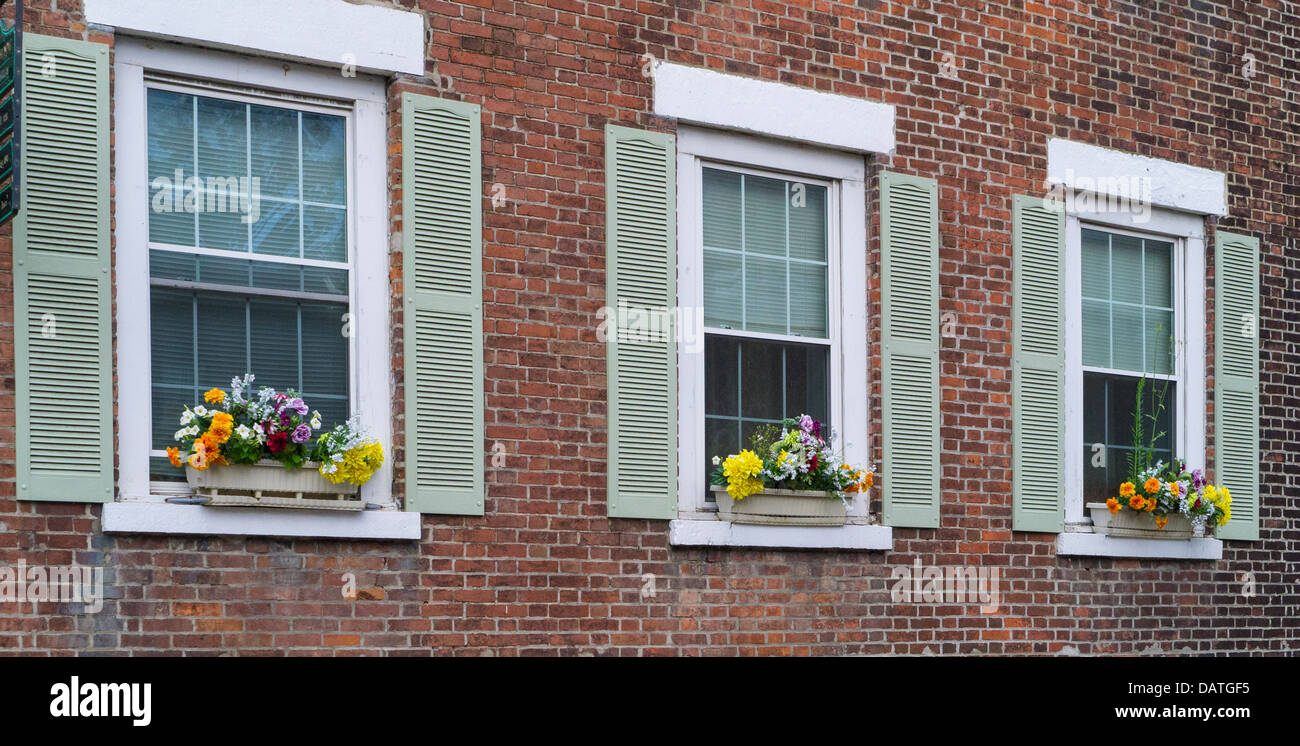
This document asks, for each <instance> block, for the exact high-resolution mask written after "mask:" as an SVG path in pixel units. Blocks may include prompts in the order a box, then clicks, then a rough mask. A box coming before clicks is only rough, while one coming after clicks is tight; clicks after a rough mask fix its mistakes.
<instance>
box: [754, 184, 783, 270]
mask: <svg viewBox="0 0 1300 746" xmlns="http://www.w3.org/2000/svg"><path fill="white" fill-rule="evenodd" d="M785 187H786V183H785V182H784V181H780V180H778V179H769V178H766V177H763V176H751V175H749V174H746V175H745V187H744V190H745V251H746V252H747V253H757V254H769V255H773V256H780V257H784V256H785V255H786V240H787V236H786V222H785V217H786V202H785Z"/></svg>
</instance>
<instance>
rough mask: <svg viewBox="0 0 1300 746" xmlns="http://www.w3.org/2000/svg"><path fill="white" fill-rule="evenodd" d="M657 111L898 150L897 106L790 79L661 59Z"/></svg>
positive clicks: (823, 141)
mask: <svg viewBox="0 0 1300 746" xmlns="http://www.w3.org/2000/svg"><path fill="white" fill-rule="evenodd" d="M652 73H653V76H654V108H655V114H658V115H659V116H664V117H674V118H676V119H679V120H681V121H684V122H695V123H698V124H705V125H710V126H713V127H722V128H724V129H732V130H740V131H742V132H753V133H756V134H760V135H767V136H770V137H778V138H782V139H785V140H796V141H799V142H806V143H812V144H814V145H821V146H825V147H831V148H838V149H840V150H852V151H858V152H864V153H888V152H889V151H891V150H893V149H894V107H893V106H891V105H889V104H880V103H875V102H872V101H865V100H863V99H858V98H852V97H850V96H841V95H839V94H836V93H825V92H822V91H814V90H809V89H807V88H797V87H795V86H792V85H786V84H784V83H774V82H772V81H768V80H757V79H754V78H744V77H741V76H739V75H729V74H727V73H720V72H715V71H713V70H705V69H703V68H699V67H688V66H686V65H679V64H675V63H672V62H659V63H657V64H656V65H655V66H654V68H653V70H652Z"/></svg>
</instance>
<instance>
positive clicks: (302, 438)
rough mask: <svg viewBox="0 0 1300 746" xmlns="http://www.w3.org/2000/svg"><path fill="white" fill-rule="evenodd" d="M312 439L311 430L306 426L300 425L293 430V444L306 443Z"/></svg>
mask: <svg viewBox="0 0 1300 746" xmlns="http://www.w3.org/2000/svg"><path fill="white" fill-rule="evenodd" d="M310 437H311V428H310V427H307V426H306V425H299V426H298V427H296V428H294V430H293V442H295V443H306V442H307V439H308V438H310Z"/></svg>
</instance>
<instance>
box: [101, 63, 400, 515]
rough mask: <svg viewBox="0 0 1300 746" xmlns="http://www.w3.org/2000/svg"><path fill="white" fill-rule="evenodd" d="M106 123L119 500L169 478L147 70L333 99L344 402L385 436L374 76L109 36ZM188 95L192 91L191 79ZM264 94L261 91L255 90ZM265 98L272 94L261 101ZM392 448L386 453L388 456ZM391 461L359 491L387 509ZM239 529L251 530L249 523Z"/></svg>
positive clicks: (380, 165)
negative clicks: (154, 466) (156, 411)
mask: <svg viewBox="0 0 1300 746" xmlns="http://www.w3.org/2000/svg"><path fill="white" fill-rule="evenodd" d="M115 55H116V61H115V64H114V90H115V95H114V101H113V113H114V121H115V126H114V132H115V136H114V138H115V151H114V165H115V168H116V176H115V184H114V187H115V196H116V200H115V204H114V221H115V225H116V234H115V251H114V270H115V279H116V290H115V293H116V306H117V319H116V329H117V335H118V338H117V373H118V443H119V449H120V453H119V457H120V458H119V479H118V500H119V501H122V502H162V501H163V500H165V499H166V498H167V497H173V496H176V494H177V491H176V487H175V486H174V483H158V482H154V483H151V482H150V480H149V454H150V451H151V445H152V444H151V441H152V434H151V429H150V421H151V417H152V414H151V409H152V407H151V403H150V402H151V398H150V391H151V385H150V384H151V379H150V353H149V349H150V307H149V290H150V283H149V252H148V224H149V223H148V215H149V190H148V166H147V158H148V143H147V127H146V97H147V93H146V92H147V88H148V87H149V86H148V85H147V83H146V75H147V74H162V75H167V76H174V77H181V78H191V79H195V80H199V81H218V83H217V85H225V86H234V87H240V88H248V89H256V90H258V91H265V92H268V93H270V94H273V95H275V96H276V97H277V98H279V99H280V100H279V102H278V103H279V105H281V106H289V107H294V108H304V109H309V108H311V107H310V105H309V104H305V103H302V102H295V101H294V97H295V96H301V97H308V98H311V99H325V100H329V101H333V102H338V103H339V104H340V105H341V106H342V107H343V108H345V109H346V110H347V111H346V112H331V113H345V115H346V118H347V121H348V149H349V152H348V206H349V231H350V241H349V244H350V246H351V247H352V253H351V263H352V272H351V283H350V287H349V295H350V299H349V312H350V313H351V314H352V324H353V327H352V328H353V335H352V337H351V340H350V344H351V347H350V349H349V356H350V361H349V367H350V375H349V386H350V394H351V402H352V410H353V411H355V412H360V413H361V416H362V418H363V421H364V423H365V425H366V426H367V427H368V428H369V429H370V430H371V431H372V432H373V433H374V434H375V435H376V436H377V437H378V438H379V439H380V440H381V442H383V443H384V444H385V446H389V447H391V443H392V437H391V435H392V400H391V392H390V391H389V386H388V380H389V377H390V369H391V365H390V364H389V360H390V349H391V348H390V344H389V324H388V318H389V311H390V309H389V302H390V294H389V289H388V269H389V261H388V246H387V243H388V242H387V235H388V222H387V221H388V192H387V185H386V181H385V178H386V172H385V163H386V145H387V139H388V138H387V101H386V96H385V85H384V81H382V80H380V79H378V78H372V77H369V76H361V75H359V76H355V77H345V76H343V75H341V74H340V73H339V71H338V70H329V69H322V68H313V67H309V66H304V65H286V64H284V63H282V62H278V61H274V60H270V59H250V58H248V57H243V56H238V55H233V54H229V53H225V52H217V51H211V50H200V49H195V48H192V47H183V46H179V45H174V44H165V43H161V42H145V41H139V40H135V39H130V38H120V39H119V40H118V41H117V44H116V47H115ZM193 92H194V93H197V94H200V95H202V93H203V91H202V90H199V89H196V90H194V91H193ZM262 100H263V101H266V99H265V98H263V99H262ZM272 103H274V102H272ZM390 456H391V455H390ZM391 462H392V459H391V457H390V458H389V459H386V460H385V463H384V465H383V466H382V467H381V468H380V470H379V471H378V472H377V473H376V475H375V476H374V477H373V478H372V479H371V480H370V482H368V483H367V484H366V485H365V486H364V487H363V488H362V490H363V491H362V499H364V500H365V501H366V502H368V503H375V504H377V505H379V506H381V507H382V508H386V509H390V510H393V509H396V507H397V506H396V503H395V501H394V498H393V495H392V463H391ZM250 533H254V532H252V531H250Z"/></svg>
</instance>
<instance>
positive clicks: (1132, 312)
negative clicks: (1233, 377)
mask: <svg viewBox="0 0 1300 746" xmlns="http://www.w3.org/2000/svg"><path fill="white" fill-rule="evenodd" d="M1066 244H1067V249H1068V251H1067V257H1066V277H1067V280H1068V289H1069V290H1068V296H1067V297H1068V298H1069V302H1068V303H1067V307H1066V328H1067V329H1068V330H1069V337H1068V339H1067V344H1066V370H1065V382H1066V423H1065V429H1066V445H1067V449H1066V463H1065V471H1066V475H1065V476H1066V498H1067V499H1066V520H1067V521H1068V522H1071V523H1076V524H1078V523H1085V522H1086V521H1085V515H1086V512H1085V506H1086V505H1087V504H1089V503H1094V504H1095V503H1104V502H1105V501H1106V499H1107V498H1109V497H1114V496H1115V495H1116V494H1118V490H1119V485H1120V483H1122V482H1124V481H1125V480H1126V479H1127V478H1128V475H1129V456H1130V454H1131V453H1132V452H1133V431H1134V410H1135V407H1136V404H1137V396H1138V390H1139V387H1140V388H1141V389H1142V397H1143V400H1142V410H1141V411H1142V422H1141V426H1142V429H1143V433H1144V435H1143V442H1144V443H1149V442H1150V439H1151V438H1152V436H1155V438H1154V447H1153V449H1152V450H1153V453H1152V457H1153V459H1154V460H1156V461H1164V462H1166V463H1168V462H1169V461H1170V460H1171V459H1174V458H1178V459H1182V460H1185V461H1187V462H1188V464H1189V467H1190V468H1204V467H1205V466H1206V464H1205V393H1204V392H1205V370H1204V362H1205V358H1204V354H1205V353H1204V350H1205V336H1206V335H1205V312H1204V308H1203V305H1204V295H1203V293H1204V289H1203V280H1204V246H1205V243H1204V233H1203V225H1202V221H1201V220H1200V219H1199V218H1198V217H1196V216H1192V215H1185V214H1181V213H1176V212H1173V211H1167V210H1159V209H1157V210H1152V211H1151V213H1150V214H1149V215H1143V216H1142V218H1141V219H1139V218H1138V216H1135V215H1133V214H1129V213H1125V212H1119V211H1109V212H1108V211H1101V210H1098V211H1086V212H1081V211H1072V212H1071V213H1070V214H1068V216H1067V223H1066ZM1144 379H1145V380H1144Z"/></svg>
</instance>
